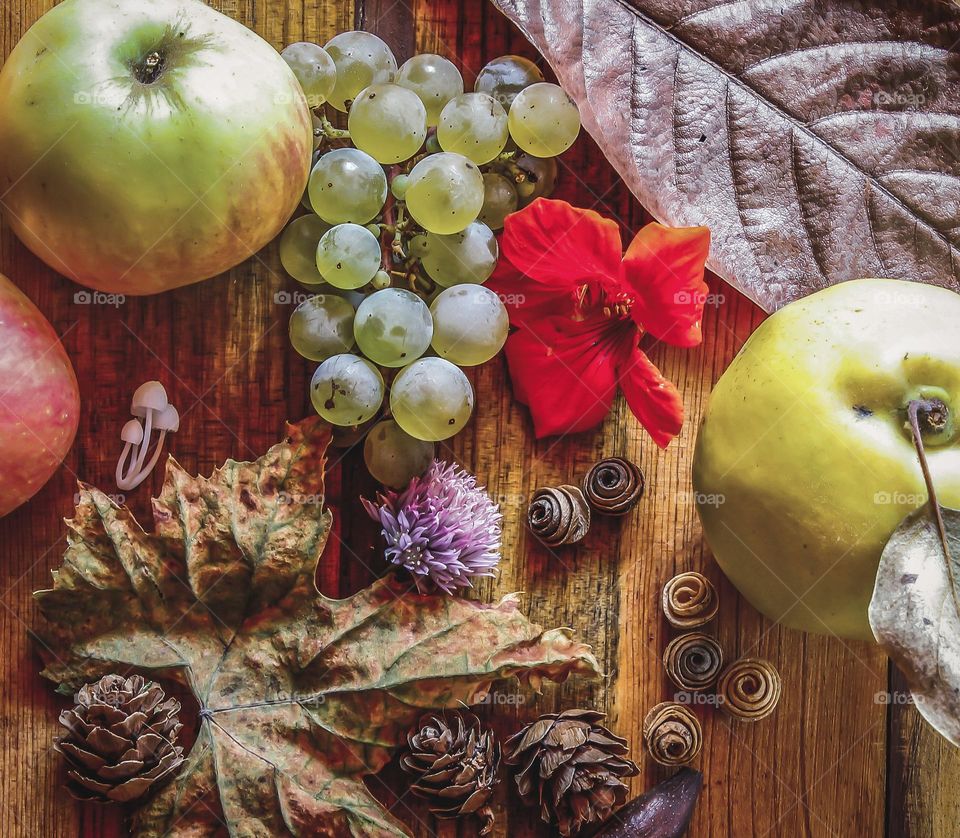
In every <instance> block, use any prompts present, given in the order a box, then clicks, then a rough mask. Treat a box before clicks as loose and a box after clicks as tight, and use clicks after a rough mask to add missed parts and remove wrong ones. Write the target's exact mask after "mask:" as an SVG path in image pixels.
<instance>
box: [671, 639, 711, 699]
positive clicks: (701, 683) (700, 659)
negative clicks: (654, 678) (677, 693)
mask: <svg viewBox="0 0 960 838" xmlns="http://www.w3.org/2000/svg"><path fill="white" fill-rule="evenodd" d="M663 665H664V668H665V669H666V670H667V675H669V676H670V680H671V681H673V683H674V684H676V685H677V686H678V687H680V689H681V690H705V689H707V687H711V686H713V685H714V684H715V683H716V681H717V676H719V675H720V670H721V669H723V649H722V648H720V644H719V643H717V641H716V640H714V639H713V638H712V637H710V636H709V635H706V634H700V633H698V632H690V633H689V634H681V635H680V636H679V637H675V638H673V640H671V641H670V642H669V643H668V644H667V648H666V649H665V650H664V652H663Z"/></svg>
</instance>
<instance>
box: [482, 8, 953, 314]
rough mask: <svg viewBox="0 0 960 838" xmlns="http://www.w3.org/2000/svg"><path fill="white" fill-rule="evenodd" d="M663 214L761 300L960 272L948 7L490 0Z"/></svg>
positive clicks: (944, 278)
mask: <svg viewBox="0 0 960 838" xmlns="http://www.w3.org/2000/svg"><path fill="white" fill-rule="evenodd" d="M495 2H496V4H497V5H498V6H499V7H500V8H501V9H502V10H503V12H504V13H505V14H506V15H507V16H508V17H509V18H511V19H512V20H513V21H514V22H515V23H516V24H517V25H518V26H519V27H520V28H521V29H522V30H523V32H524V34H525V35H526V36H527V38H529V40H530V41H531V42H532V43H533V44H534V46H536V47H537V49H538V50H540V52H542V53H543V55H544V56H545V57H546V59H547V61H549V62H550V65H551V66H552V67H553V69H554V70H555V71H556V73H557V76H558V77H559V79H560V82H561V83H562V84H563V86H564V87H565V88H566V90H567V91H568V92H569V93H570V95H571V96H573V97H574V98H575V99H576V100H577V103H578V104H579V105H580V110H581V113H582V115H583V121H584V125H585V127H586V128H587V129H588V130H589V131H590V133H591V134H592V135H593V137H594V139H596V141H597V143H598V144H599V145H600V147H601V148H602V149H603V150H604V153H605V154H606V155H607V157H608V158H609V160H610V162H611V163H612V164H613V166H614V167H615V168H616V169H617V171H618V172H619V173H620V175H621V176H622V177H623V178H624V180H625V181H626V183H627V185H628V186H629V187H630V189H631V190H632V191H633V192H634V194H635V195H636V196H637V197H638V198H639V199H640V201H641V203H643V205H644V206H645V207H646V208H647V209H648V210H649V211H650V212H651V213H652V214H653V215H654V216H655V217H656V218H657V219H658V220H660V221H663V222H665V223H667V224H673V225H679V226H696V225H705V226H707V227H709V228H710V230H711V232H712V234H713V240H712V249H711V258H710V261H709V263H708V264H709V265H710V267H711V268H713V269H714V270H715V271H716V272H717V273H718V274H720V275H721V276H722V277H724V278H725V279H727V280H728V281H730V282H731V283H732V284H733V285H734V286H735V287H736V288H738V289H739V290H741V291H742V292H744V293H745V294H747V295H748V296H750V297H752V298H753V299H754V300H756V301H757V302H758V303H759V304H760V305H761V306H763V307H764V308H765V309H766V310H767V311H772V310H774V309H775V308H777V307H779V306H781V305H783V304H784V303H787V302H789V301H790V300H793V299H796V298H798V297H801V296H804V295H805V294H809V293H812V292H813V291H816V290H818V289H819V288H822V287H824V286H826V285H829V284H832V283H835V282H839V281H842V280H846V279H853V278H858V277H868V276H889V277H895V278H900V279H916V280H923V281H925V282H932V283H937V284H942V285H945V286H947V287H949V288H953V289H956V288H957V287H958V283H960V259H958V258H957V257H958V255H960V225H958V223H957V217H958V215H957V205H958V201H960V64H958V62H957V56H956V43H957V40H958V38H960V15H958V13H957V9H956V8H955V7H951V5H949V4H947V3H932V2H929V0H911V1H910V2H905V3H877V2H871V0H793V2H790V3H769V2H762V0H737V2H733V1H732V0H495Z"/></svg>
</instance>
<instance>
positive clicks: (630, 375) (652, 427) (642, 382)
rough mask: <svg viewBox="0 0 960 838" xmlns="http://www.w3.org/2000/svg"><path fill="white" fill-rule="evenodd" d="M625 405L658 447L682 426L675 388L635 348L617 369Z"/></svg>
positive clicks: (681, 416) (641, 352)
mask: <svg viewBox="0 0 960 838" xmlns="http://www.w3.org/2000/svg"><path fill="white" fill-rule="evenodd" d="M617 374H618V377H619V379H620V387H621V389H622V390H623V395H624V396H625V397H626V399H627V404H628V405H629V407H630V410H631V411H632V412H633V415H634V416H636V417H637V420H638V421H639V422H640V424H641V425H643V427H644V428H646V429H647V433H648V434H650V436H651V437H652V438H653V441H654V442H655V443H657V445H659V446H660V447H661V448H666V447H667V446H668V445H669V444H670V440H671V439H673V438H674V437H675V436H676V435H677V434H679V433H680V428H681V427H683V401H682V400H681V398H680V394H679V393H678V392H677V388H676V387H674V386H673V384H671V383H670V382H669V381H667V379H665V378H664V377H663V376H662V375H661V374H660V370H658V369H657V368H656V366H655V365H654V364H653V362H652V361H651V360H650V359H649V358H648V357H647V356H646V353H644V352H643V351H642V350H641V349H639V348H636V349H634V350H633V353H632V355H631V357H630V358H629V360H627V361H626V362H625V363H623V364H622V365H621V367H620V369H619V370H618V372H617Z"/></svg>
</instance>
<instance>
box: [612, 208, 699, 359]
mask: <svg viewBox="0 0 960 838" xmlns="http://www.w3.org/2000/svg"><path fill="white" fill-rule="evenodd" d="M709 250H710V231H709V230H708V229H707V228H706V227H664V226H663V225H662V224H657V223H652V224H647V226H646V227H644V228H643V229H642V230H640V232H639V233H637V235H636V236H635V237H634V239H633V241H632V242H630V247H629V248H627V254H626V256H624V257H623V281H624V283H625V284H627V285H628V286H629V287H630V288H631V289H632V290H633V291H634V293H635V294H636V299H635V301H634V304H633V309H632V310H631V315H632V317H633V319H634V320H635V321H636V323H637V325H638V326H639V327H640V328H641V329H642V330H643V331H645V332H649V333H650V334H651V335H653V336H654V337H656V338H659V339H660V340H663V341H666V342H667V343H672V344H673V345H674V346H696V345H697V344H698V343H700V341H701V340H702V338H703V336H702V335H701V333H700V321H701V320H702V319H703V304H704V301H705V300H706V296H707V284H706V283H705V282H704V281H703V272H704V265H705V263H706V261H707V252H708V251H709Z"/></svg>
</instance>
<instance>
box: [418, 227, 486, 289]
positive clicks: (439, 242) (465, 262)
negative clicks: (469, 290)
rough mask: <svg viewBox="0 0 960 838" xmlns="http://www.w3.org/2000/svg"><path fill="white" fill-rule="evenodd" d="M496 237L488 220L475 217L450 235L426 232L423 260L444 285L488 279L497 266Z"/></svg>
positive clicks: (421, 257) (432, 274)
mask: <svg viewBox="0 0 960 838" xmlns="http://www.w3.org/2000/svg"><path fill="white" fill-rule="evenodd" d="M498 257H499V248H498V246H497V237H496V236H495V235H494V234H493V230H491V229H490V228H489V227H488V226H487V225H486V224H483V223H481V222H479V221H474V222H473V223H472V224H470V226H468V227H467V229H466V230H462V231H461V232H459V233H453V234H452V235H449V236H438V235H437V234H436V233H427V234H426V237H425V240H424V243H423V252H422V255H421V256H420V261H421V263H422V264H423V269H424V270H425V271H426V272H427V274H428V275H429V277H430V278H431V279H432V280H433V281H434V282H436V283H437V285H442V286H443V287H444V288H449V287H450V286H451V285H460V284H461V283H474V284H480V283H483V282H486V281H487V280H488V279H489V278H490V274H492V273H493V269H494V268H496V267H497V258H498Z"/></svg>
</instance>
